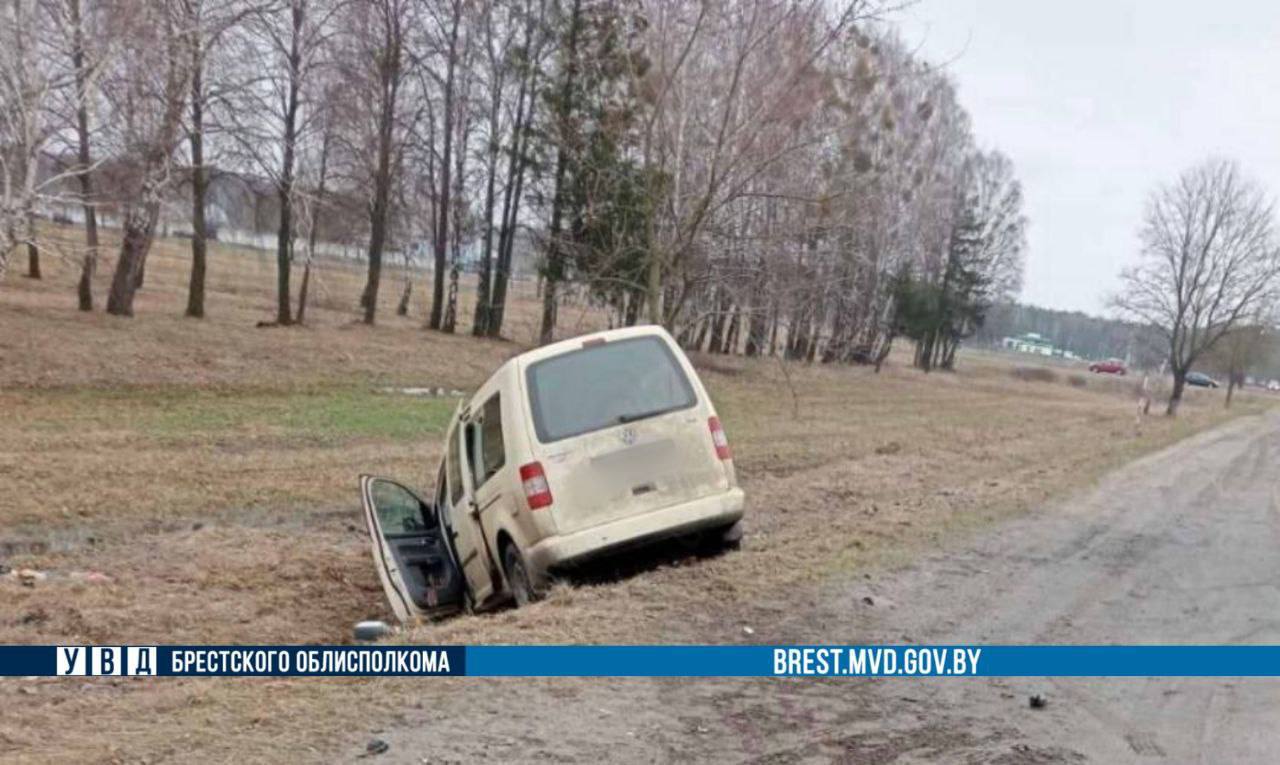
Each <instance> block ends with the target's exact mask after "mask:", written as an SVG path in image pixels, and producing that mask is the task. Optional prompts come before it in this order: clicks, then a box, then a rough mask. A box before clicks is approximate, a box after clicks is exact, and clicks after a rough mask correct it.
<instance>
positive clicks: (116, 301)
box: [107, 180, 160, 316]
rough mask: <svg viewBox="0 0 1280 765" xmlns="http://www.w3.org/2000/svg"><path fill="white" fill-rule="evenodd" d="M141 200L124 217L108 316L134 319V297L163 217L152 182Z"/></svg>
mask: <svg viewBox="0 0 1280 765" xmlns="http://www.w3.org/2000/svg"><path fill="white" fill-rule="evenodd" d="M142 197H143V199H142V204H141V205H137V206H135V207H133V208H132V209H130V210H129V212H128V213H126V214H125V218H124V226H123V228H124V232H123V238H122V239H121V242H120V257H119V258H118V259H117V260H116V270H115V274H114V275H113V276H112V278H111V292H110V293H109V294H108V295H107V313H109V314H111V315H112V316H133V297H134V294H135V293H136V292H137V289H138V282H139V279H138V273H139V272H140V271H141V270H142V268H143V266H144V265H145V264H146V260H147V253H148V252H149V251H150V250H151V238H152V236H153V235H154V233H155V226H156V219H157V218H158V217H159V215H160V197H159V192H158V190H156V189H155V186H154V182H153V181H150V180H148V181H147V182H146V184H145V186H144V189H143V192H142Z"/></svg>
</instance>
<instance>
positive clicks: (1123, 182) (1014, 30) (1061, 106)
mask: <svg viewBox="0 0 1280 765" xmlns="http://www.w3.org/2000/svg"><path fill="white" fill-rule="evenodd" d="M900 22H901V24H900V27H901V29H902V32H903V35H904V37H905V38H906V42H907V43H908V44H909V45H913V46H918V47H919V49H920V52H921V54H922V56H923V57H924V58H926V59H928V60H931V61H935V62H944V61H946V62H950V63H949V64H948V66H947V68H948V70H949V71H950V72H951V73H952V75H953V77H954V79H955V80H956V83H957V85H958V87H959V91H960V101H961V103H963V104H964V105H965V107H966V108H967V109H968V110H969V112H970V114H971V115H972V116H973V123H974V132H975V134H976V135H977V138H978V140H979V142H980V143H982V144H983V145H984V146H988V147H995V148H999V149H1001V150H1002V151H1004V152H1005V153H1006V154H1008V155H1009V156H1010V157H1011V158H1012V159H1013V161H1014V164H1015V165H1016V167H1017V172H1018V176H1019V177H1020V178H1021V180H1022V183H1023V188H1024V191H1025V195H1026V212H1027V215H1028V217H1029V219H1030V230H1029V237H1028V238H1029V244H1030V249H1029V252H1028V257H1027V269H1026V279H1025V282H1024V284H1025V286H1024V288H1023V292H1022V300H1024V301H1026V302H1030V303H1035V304H1037V305H1044V306H1050V307H1053V308H1071V309H1080V310H1084V311H1089V312H1091V313H1102V312H1104V311H1105V297H1106V295H1107V293H1109V292H1111V291H1113V290H1114V289H1115V285H1116V274H1117V273H1118V271H1119V270H1120V268H1121V267H1122V266H1123V265H1125V264H1127V263H1131V262H1133V259H1134V257H1135V255H1136V252H1137V247H1138V243H1137V228H1138V225H1139V223H1140V218H1141V215H1142V209H1143V203H1144V200H1145V199H1146V196H1147V194H1148V192H1149V191H1150V190H1151V189H1152V187H1153V186H1155V185H1156V184H1157V183H1160V182H1164V181H1167V180H1170V179H1172V178H1174V177H1176V176H1177V174H1178V173H1179V172H1180V171H1181V170H1182V169H1184V168H1185V167H1187V166H1189V165H1191V164H1193V163H1195V162H1197V161H1199V160H1200V159H1203V158H1205V157H1207V156H1210V155H1214V156H1224V157H1230V158H1234V159H1236V160H1238V161H1239V162H1240V163H1241V165H1242V167H1243V168H1244V169H1245V170H1246V172H1248V173H1249V174H1250V175H1251V176H1253V177H1254V178H1255V179H1257V180H1258V181H1259V182H1260V183H1262V184H1263V186H1264V187H1266V188H1267V189H1268V191H1270V192H1272V193H1274V192H1275V191H1276V184H1277V183H1280V2H1266V1H1261V2H1252V3H1251V2H1241V1H1240V0H1218V2H1215V3H1212V4H1210V5H1205V4H1204V3H1191V2H1157V1H1156V0H1149V1H1146V2H1141V1H1136V2H1106V1H1105V0H1075V1H1074V2H1061V1H1060V0H1043V1H1042V0H920V2H918V3H917V4H916V5H914V6H912V7H910V8H908V9H906V10H905V11H903V12H902V13H901V15H900Z"/></svg>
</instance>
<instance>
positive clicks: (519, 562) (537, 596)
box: [502, 543, 545, 608]
mask: <svg viewBox="0 0 1280 765" xmlns="http://www.w3.org/2000/svg"><path fill="white" fill-rule="evenodd" d="M502 568H503V571H504V572H505V573H506V575H507V588H508V589H510V590H511V596H512V597H514V598H515V600H516V607H517V608H523V607H525V606H527V605H529V604H530V603H533V602H536V601H539V600H542V598H543V596H544V595H545V593H544V592H543V591H542V588H540V587H538V586H537V585H535V584H534V581H533V578H532V577H530V576H529V567H528V566H526V565H525V562H524V556H523V555H521V554H520V550H519V549H517V548H516V546H515V544H514V543H512V544H509V545H507V547H506V549H505V550H503V552H502Z"/></svg>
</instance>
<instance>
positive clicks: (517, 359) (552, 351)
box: [467, 324, 671, 400]
mask: <svg viewBox="0 0 1280 765" xmlns="http://www.w3.org/2000/svg"><path fill="white" fill-rule="evenodd" d="M653 335H656V336H658V337H665V338H667V339H669V340H670V339H671V335H670V334H669V333H668V332H667V331H666V330H665V329H663V328H662V327H660V326H658V325H656V324H645V325H641V326H636V327H622V328H620V329H606V330H603V331H600V332H589V333H587V334H585V335H578V336H576V337H570V338H566V339H564V340H560V341H558V342H555V343H552V344H550V345H544V346H542V347H540V348H534V349H533V350H529V351H525V352H524V353H521V354H518V355H516V356H512V357H511V358H509V359H507V360H506V361H504V362H503V363H502V364H501V365H500V366H499V367H498V368H497V369H495V370H493V374H491V375H489V376H488V377H486V378H485V381H484V382H483V383H481V384H480V388H483V387H484V386H486V385H488V384H489V381H490V380H493V379H494V378H495V377H499V376H500V375H503V374H506V373H507V372H508V371H509V370H511V369H512V368H517V367H518V368H519V369H524V368H525V367H527V366H528V365H530V364H532V363H534V362H535V361H541V360H542V359H547V358H551V357H552V356H559V355H560V354H562V353H565V352H567V351H573V350H577V349H579V348H581V347H582V344H583V343H585V342H587V341H588V340H597V339H599V340H604V341H605V342H611V341H614V340H625V339H627V338H631V337H646V336H653ZM477 390H479V388H477ZM474 393H475V391H472V392H471V393H469V394H467V395H468V400H470V396H472V395H474Z"/></svg>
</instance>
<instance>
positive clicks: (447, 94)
mask: <svg viewBox="0 0 1280 765" xmlns="http://www.w3.org/2000/svg"><path fill="white" fill-rule="evenodd" d="M461 24H462V11H461V10H460V9H459V8H458V6H456V5H455V6H454V13H453V28H452V29H451V30H450V31H449V62H448V64H447V66H446V69H445V80H444V104H443V105H442V108H443V109H444V151H443V152H442V153H441V155H440V195H439V207H438V209H439V212H438V213H437V214H436V231H435V234H436V241H435V274H434V276H435V278H434V280H433V282H432V289H431V322H430V327H431V329H441V328H443V326H444V323H445V322H444V320H445V317H444V313H445V305H444V300H445V283H444V280H445V265H446V260H447V258H448V255H449V213H450V210H451V208H450V206H449V200H450V194H451V192H452V191H453V186H452V185H451V184H452V178H451V177H450V171H451V170H452V167H453V116H454V115H453V111H454V105H453V85H454V74H455V73H456V72H457V68H458V27H459V26H461ZM450 276H451V277H452V276H453V274H451V275H450ZM451 323H452V322H451ZM448 331H449V332H452V331H453V328H452V327H450V328H449V330H448Z"/></svg>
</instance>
